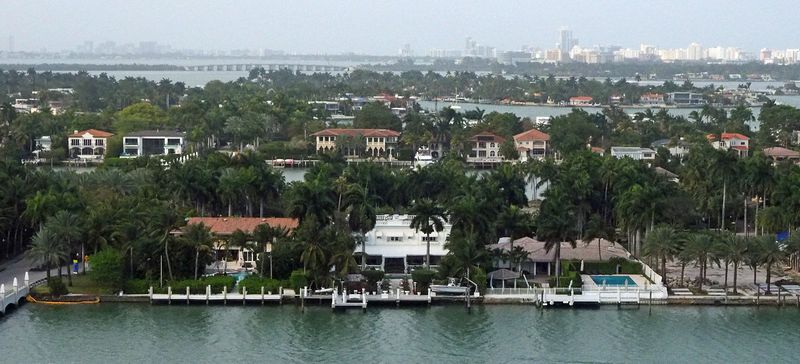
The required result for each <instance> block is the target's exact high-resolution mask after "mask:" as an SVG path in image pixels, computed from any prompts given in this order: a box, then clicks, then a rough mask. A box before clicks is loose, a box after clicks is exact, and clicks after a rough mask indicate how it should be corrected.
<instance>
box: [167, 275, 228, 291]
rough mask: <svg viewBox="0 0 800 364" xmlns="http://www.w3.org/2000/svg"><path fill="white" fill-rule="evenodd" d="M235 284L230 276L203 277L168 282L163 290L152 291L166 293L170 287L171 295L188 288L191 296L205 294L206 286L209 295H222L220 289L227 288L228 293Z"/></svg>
mask: <svg viewBox="0 0 800 364" xmlns="http://www.w3.org/2000/svg"><path fill="white" fill-rule="evenodd" d="M234 284H236V278H234V277H232V276H211V277H203V278H201V279H198V280H193V279H185V280H180V281H170V282H166V283H165V284H164V287H163V288H160V289H159V288H155V286H154V287H153V290H154V291H156V292H159V293H165V292H167V287H172V293H184V292H185V291H186V287H189V292H190V293H192V294H205V293H206V286H209V285H210V286H211V293H222V289H223V288H225V287H227V288H228V290H227V291H228V292H231V291H232V290H233V285H234Z"/></svg>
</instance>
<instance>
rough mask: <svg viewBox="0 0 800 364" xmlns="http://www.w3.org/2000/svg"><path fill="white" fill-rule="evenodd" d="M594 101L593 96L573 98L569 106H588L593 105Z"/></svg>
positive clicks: (570, 99)
mask: <svg viewBox="0 0 800 364" xmlns="http://www.w3.org/2000/svg"><path fill="white" fill-rule="evenodd" d="M592 101H594V99H593V98H592V97H591V96H573V97H570V98H569V104H570V105H572V106H586V105H591V104H592Z"/></svg>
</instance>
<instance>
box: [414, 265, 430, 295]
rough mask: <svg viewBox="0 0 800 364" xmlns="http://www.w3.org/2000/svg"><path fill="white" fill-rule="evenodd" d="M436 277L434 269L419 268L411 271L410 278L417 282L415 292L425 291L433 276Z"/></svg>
mask: <svg viewBox="0 0 800 364" xmlns="http://www.w3.org/2000/svg"><path fill="white" fill-rule="evenodd" d="M434 277H436V271H434V270H430V269H425V268H420V269H415V270H414V271H413V272H411V279H413V280H414V282H417V292H427V291H428V287H430V285H431V282H433V278H434Z"/></svg>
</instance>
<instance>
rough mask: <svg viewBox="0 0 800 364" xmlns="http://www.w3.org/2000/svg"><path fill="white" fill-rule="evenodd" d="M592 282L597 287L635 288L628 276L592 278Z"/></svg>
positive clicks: (634, 283)
mask: <svg viewBox="0 0 800 364" xmlns="http://www.w3.org/2000/svg"><path fill="white" fill-rule="evenodd" d="M592 281H594V283H595V284H597V285H598V286H602V285H603V284H605V285H606V286H625V285H627V286H628V287H635V286H636V282H634V281H633V278H631V277H630V276H592Z"/></svg>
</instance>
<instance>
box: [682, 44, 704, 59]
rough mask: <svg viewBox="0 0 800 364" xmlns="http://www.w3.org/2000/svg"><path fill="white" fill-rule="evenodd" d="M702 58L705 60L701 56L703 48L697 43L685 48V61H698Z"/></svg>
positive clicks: (702, 55)
mask: <svg viewBox="0 0 800 364" xmlns="http://www.w3.org/2000/svg"><path fill="white" fill-rule="evenodd" d="M703 58H705V56H704V54H703V46H701V45H699V44H697V43H692V44H690V45H689V47H688V48H686V59H688V60H690V61H699V60H701V59H703Z"/></svg>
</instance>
